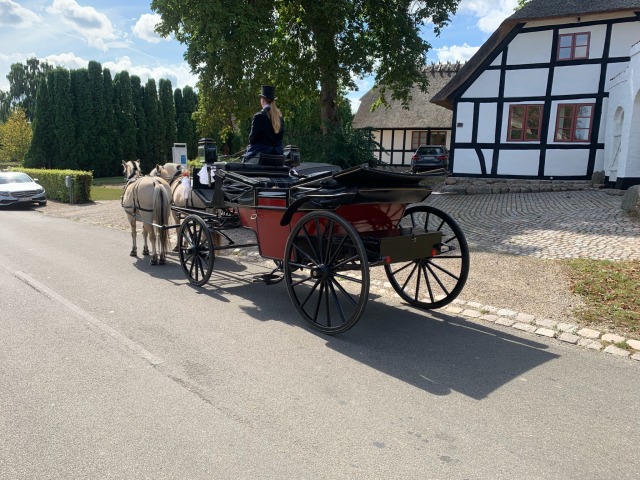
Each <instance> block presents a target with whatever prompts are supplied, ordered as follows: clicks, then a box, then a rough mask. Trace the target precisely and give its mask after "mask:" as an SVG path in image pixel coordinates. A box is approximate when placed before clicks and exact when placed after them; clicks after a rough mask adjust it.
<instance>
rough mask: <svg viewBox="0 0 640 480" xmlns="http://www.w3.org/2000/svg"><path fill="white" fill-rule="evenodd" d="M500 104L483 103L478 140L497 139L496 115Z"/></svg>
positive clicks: (488, 141) (493, 140)
mask: <svg viewBox="0 0 640 480" xmlns="http://www.w3.org/2000/svg"><path fill="white" fill-rule="evenodd" d="M497 110H498V106H497V104H495V103H481V104H480V116H479V121H480V124H479V125H478V142H480V143H493V142H495V140H496V117H497Z"/></svg>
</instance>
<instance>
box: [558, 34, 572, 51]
mask: <svg viewBox="0 0 640 480" xmlns="http://www.w3.org/2000/svg"><path fill="white" fill-rule="evenodd" d="M572 44H573V35H560V48H562V47H569V48H571V46H572Z"/></svg>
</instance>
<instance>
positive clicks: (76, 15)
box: [47, 0, 118, 51]
mask: <svg viewBox="0 0 640 480" xmlns="http://www.w3.org/2000/svg"><path fill="white" fill-rule="evenodd" d="M47 11H48V12H49V13H51V14H53V15H58V16H60V18H61V19H62V21H63V22H64V23H65V24H66V25H68V26H70V27H71V28H72V29H73V30H74V32H77V33H79V34H80V35H81V36H82V37H84V39H85V41H86V42H87V44H88V45H89V46H91V47H94V48H97V49H99V50H102V51H107V50H108V49H109V47H110V46H112V45H110V44H109V43H108V42H109V40H116V39H117V38H118V35H117V34H116V31H115V29H114V27H113V25H112V24H111V21H110V20H109V18H108V17H107V16H106V15H105V14H103V13H100V12H98V11H97V10H96V9H95V8H93V7H82V6H80V5H79V4H78V3H77V2H76V1H75V0H53V3H52V4H51V6H50V7H48V8H47Z"/></svg>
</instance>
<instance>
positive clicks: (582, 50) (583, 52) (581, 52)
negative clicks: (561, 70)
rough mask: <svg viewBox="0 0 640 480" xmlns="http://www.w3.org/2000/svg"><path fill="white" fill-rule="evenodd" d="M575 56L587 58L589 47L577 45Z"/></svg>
mask: <svg viewBox="0 0 640 480" xmlns="http://www.w3.org/2000/svg"><path fill="white" fill-rule="evenodd" d="M573 58H587V47H576V53H575V54H574V56H573Z"/></svg>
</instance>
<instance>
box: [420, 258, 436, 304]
mask: <svg viewBox="0 0 640 480" xmlns="http://www.w3.org/2000/svg"><path fill="white" fill-rule="evenodd" d="M422 268H423V269H424V279H425V280H426V283H427V291H428V292H429V300H431V303H433V302H435V297H434V296H433V289H432V288H431V280H429V275H427V270H426V268H425V267H424V266H423V267H422Z"/></svg>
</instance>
